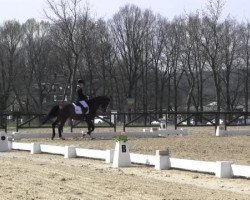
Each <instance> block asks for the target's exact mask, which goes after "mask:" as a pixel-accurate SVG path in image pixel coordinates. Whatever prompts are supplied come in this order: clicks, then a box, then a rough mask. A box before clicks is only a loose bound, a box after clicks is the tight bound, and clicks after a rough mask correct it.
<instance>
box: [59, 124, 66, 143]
mask: <svg viewBox="0 0 250 200" xmlns="http://www.w3.org/2000/svg"><path fill="white" fill-rule="evenodd" d="M65 122H66V120H63V121H61V123H60V125H59V126H58V133H59V138H61V139H62V140H65V138H64V137H62V131H63V126H64V124H65Z"/></svg>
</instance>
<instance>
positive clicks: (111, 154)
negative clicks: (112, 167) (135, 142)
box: [105, 149, 115, 163]
mask: <svg viewBox="0 0 250 200" xmlns="http://www.w3.org/2000/svg"><path fill="white" fill-rule="evenodd" d="M114 152H115V150H114V149H110V150H106V159H105V162H106V163H113V159H114Z"/></svg>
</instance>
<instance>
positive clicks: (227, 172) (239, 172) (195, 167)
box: [9, 141, 250, 178]
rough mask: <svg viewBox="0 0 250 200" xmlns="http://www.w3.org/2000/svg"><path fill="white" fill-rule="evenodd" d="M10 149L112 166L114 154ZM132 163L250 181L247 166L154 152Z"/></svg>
mask: <svg viewBox="0 0 250 200" xmlns="http://www.w3.org/2000/svg"><path fill="white" fill-rule="evenodd" d="M9 149H12V150H24V151H30V152H31V153H32V154H38V153H49V154H59V155H63V156H64V157H65V158H75V157H84V158H92V159H99V160H105V161H106V163H112V162H113V157H114V150H94V149H83V148H76V147H73V146H54V145H45V144H39V143H20V142H11V141H9ZM130 159H131V162H132V163H135V164H142V165H150V166H155V169H157V170H164V169H170V168H173V169H181V170H188V171H195V172H202V173H211V174H215V175H216V177H219V178H233V177H243V178H250V166H246V165H236V164H234V163H233V162H231V161H216V162H208V161H197V160H188V159H178V158H170V157H169V156H168V152H167V151H160V150H158V151H156V155H145V154H137V153H130Z"/></svg>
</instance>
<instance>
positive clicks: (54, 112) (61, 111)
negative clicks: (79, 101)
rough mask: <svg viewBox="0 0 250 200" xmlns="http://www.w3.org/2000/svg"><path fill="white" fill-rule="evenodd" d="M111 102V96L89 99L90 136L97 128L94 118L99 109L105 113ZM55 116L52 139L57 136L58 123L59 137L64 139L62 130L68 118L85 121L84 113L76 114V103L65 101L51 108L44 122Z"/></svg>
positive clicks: (86, 119) (88, 119)
mask: <svg viewBox="0 0 250 200" xmlns="http://www.w3.org/2000/svg"><path fill="white" fill-rule="evenodd" d="M109 102H110V98H108V97H106V96H99V97H95V98H93V99H90V100H88V101H87V104H88V106H89V113H88V114H87V115H86V116H85V121H86V123H87V124H88V132H87V134H88V135H89V136H90V135H91V132H92V131H94V129H95V125H94V118H95V116H96V112H97V110H98V109H99V108H100V109H101V110H102V112H104V113H105V112H106V109H107V107H108V105H109ZM53 118H56V120H55V121H54V122H53V123H52V129H53V133H52V137H51V139H52V140H53V139H54V137H55V127H56V125H57V124H58V133H59V138H61V139H64V138H63V137H62V130H63V126H64V124H65V122H66V121H67V119H70V120H72V119H74V120H79V121H83V117H82V115H81V114H76V112H75V107H74V105H73V104H72V103H68V102H63V103H62V104H61V105H56V106H54V107H53V108H52V109H51V110H50V112H49V114H48V115H47V116H46V119H45V120H44V122H43V124H44V123H46V122H47V121H48V120H49V119H53Z"/></svg>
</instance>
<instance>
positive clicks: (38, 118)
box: [0, 112, 250, 132]
mask: <svg viewBox="0 0 250 200" xmlns="http://www.w3.org/2000/svg"><path fill="white" fill-rule="evenodd" d="M45 116H46V114H37V113H6V114H2V115H0V129H4V131H5V132H7V131H8V129H10V128H11V129H13V128H14V129H15V131H17V132H18V131H19V130H20V129H24V128H50V127H51V124H50V123H52V121H50V122H48V123H46V124H44V125H42V122H43V120H44V118H45ZM161 121H163V122H165V123H166V124H167V126H172V127H174V129H177V128H178V127H194V126H214V127H215V128H217V126H224V128H225V130H226V129H227V127H228V126H250V112H167V113H156V112H148V113H117V112H110V113H106V114H105V115H98V116H97V117H96V119H95V125H96V127H99V128H100V127H102V128H104V127H112V128H114V131H116V127H117V126H122V127H123V130H124V131H125V130H126V128H128V127H152V126H159V125H158V124H159V123H160V122H161ZM68 126H71V131H73V128H76V127H79V128H80V127H87V125H86V124H85V123H84V122H83V123H82V122H78V121H73V122H70V123H68Z"/></svg>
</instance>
